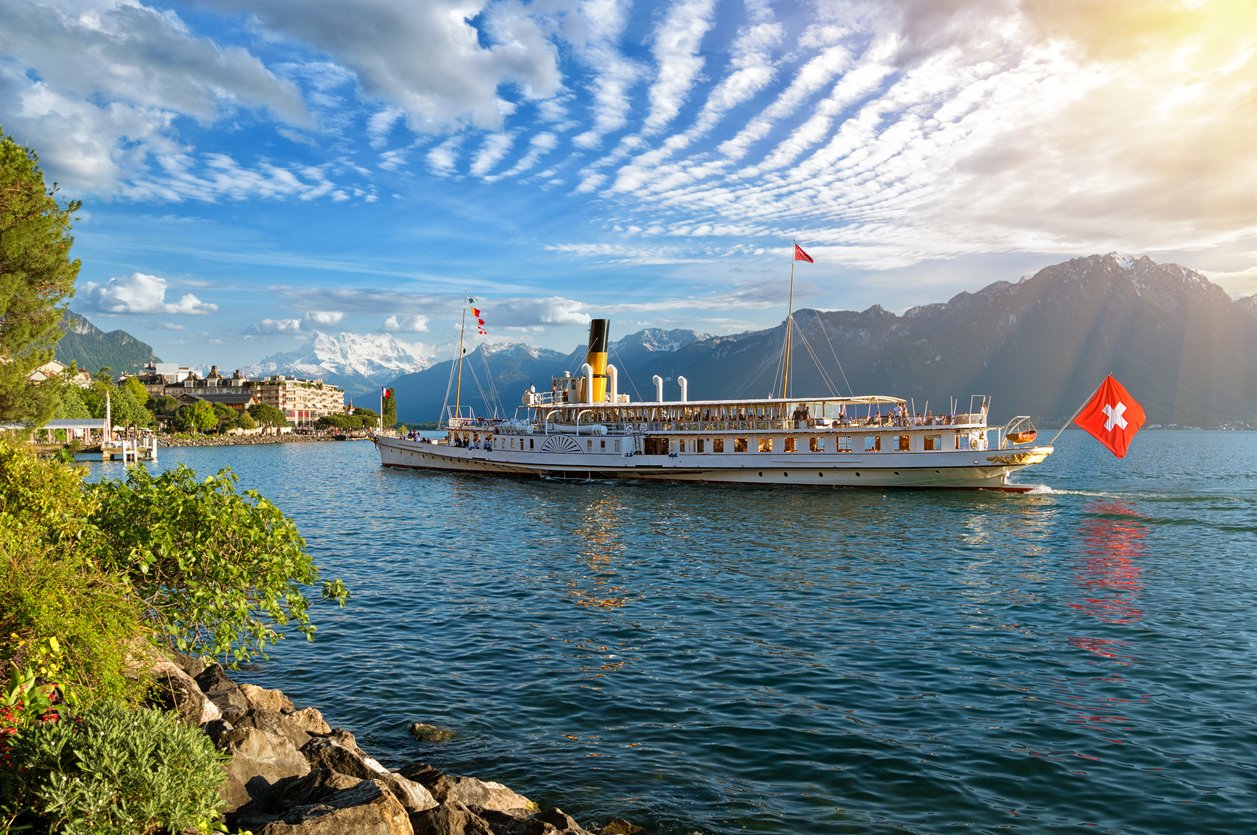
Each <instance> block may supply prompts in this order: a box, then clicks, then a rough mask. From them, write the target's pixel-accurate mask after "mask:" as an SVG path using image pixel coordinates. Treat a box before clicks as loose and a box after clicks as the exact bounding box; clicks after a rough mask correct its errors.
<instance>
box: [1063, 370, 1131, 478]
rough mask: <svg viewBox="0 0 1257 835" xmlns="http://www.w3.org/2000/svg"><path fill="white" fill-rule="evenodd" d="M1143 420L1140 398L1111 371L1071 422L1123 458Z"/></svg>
mask: <svg viewBox="0 0 1257 835" xmlns="http://www.w3.org/2000/svg"><path fill="white" fill-rule="evenodd" d="M1145 419H1146V416H1145V415H1144V410H1143V407H1142V406H1140V405H1139V401H1138V400H1136V399H1135V398H1133V397H1131V396H1130V392H1128V391H1127V390H1126V389H1125V388H1123V387H1122V384H1121V383H1119V382H1118V381H1117V380H1115V379H1114V378H1113V375H1112V374H1110V375H1109V376H1107V377H1105V378H1104V382H1102V383H1100V387H1099V388H1098V389H1096V391H1095V394H1093V395H1091V399H1090V400H1088V401H1087V405H1085V406H1083V407H1082V411H1081V412H1079V413H1078V417H1076V418H1074V423H1076V424H1078V425H1079V426H1080V427H1082V428H1083V429H1085V430H1086V431H1087V432H1088V433H1090V434H1091V436H1092V437H1093V438H1095V439H1096V440H1097V441H1099V442H1100V443H1102V444H1104V445H1105V446H1106V447H1108V448H1109V450H1110V451H1111V452H1112V453H1113V454H1114V455H1116V456H1117V457H1118V458H1122V457H1124V456H1125V455H1126V450H1127V449H1129V448H1130V442H1131V441H1132V440H1134V438H1135V433H1136V432H1138V431H1139V427H1141V426H1143V425H1144V420H1145Z"/></svg>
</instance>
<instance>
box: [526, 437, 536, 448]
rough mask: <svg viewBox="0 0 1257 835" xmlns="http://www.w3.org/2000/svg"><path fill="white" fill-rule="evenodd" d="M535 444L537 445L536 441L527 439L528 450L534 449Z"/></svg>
mask: <svg viewBox="0 0 1257 835" xmlns="http://www.w3.org/2000/svg"><path fill="white" fill-rule="evenodd" d="M536 443H537V442H536V440H535V439H534V438H529V439H528V448H529V449H536Z"/></svg>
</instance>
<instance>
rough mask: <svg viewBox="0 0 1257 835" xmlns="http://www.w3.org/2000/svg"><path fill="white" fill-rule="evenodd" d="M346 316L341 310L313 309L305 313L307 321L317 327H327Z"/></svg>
mask: <svg viewBox="0 0 1257 835" xmlns="http://www.w3.org/2000/svg"><path fill="white" fill-rule="evenodd" d="M344 318H345V314H344V312H343V311H340V310H311V311H310V312H308V313H307V314H306V315H305V323H306V324H307V325H314V326H315V327H326V326H327V325H335V324H338V323H339V322H340V320H341V319H344Z"/></svg>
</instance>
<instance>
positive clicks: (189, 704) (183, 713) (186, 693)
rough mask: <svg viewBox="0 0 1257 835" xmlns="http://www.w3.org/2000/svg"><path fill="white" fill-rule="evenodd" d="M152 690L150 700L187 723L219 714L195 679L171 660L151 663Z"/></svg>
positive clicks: (219, 715)
mask: <svg viewBox="0 0 1257 835" xmlns="http://www.w3.org/2000/svg"><path fill="white" fill-rule="evenodd" d="M153 681H154V687H153V692H152V693H151V694H150V696H149V698H148V702H149V704H151V705H153V706H154V707H157V708H160V709H162V710H168V711H171V712H172V713H174V714H175V715H177V716H178V717H179V718H180V719H182V720H183V721H185V722H187V723H188V724H190V725H204V724H206V723H207V722H213V721H214V720H216V719H221V718H222V712H221V711H220V710H219V709H218V706H217V705H215V704H214V703H213V702H211V701H210V700H209V699H208V698H207V697H206V696H205V694H204V693H202V692H201V688H200V686H199V685H198V684H197V683H196V679H194V678H192V676H190V675H188V673H187V672H186V671H185V670H184V669H183V668H182V667H180V666H179V665H178V664H175V663H174V662H172V661H159V662H157V663H156V664H155V665H154V666H153Z"/></svg>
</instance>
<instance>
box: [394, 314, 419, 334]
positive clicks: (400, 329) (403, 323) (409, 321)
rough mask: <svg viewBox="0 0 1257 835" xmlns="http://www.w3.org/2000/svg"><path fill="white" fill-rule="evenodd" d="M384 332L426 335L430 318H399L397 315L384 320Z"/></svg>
mask: <svg viewBox="0 0 1257 835" xmlns="http://www.w3.org/2000/svg"><path fill="white" fill-rule="evenodd" d="M384 330H386V331H389V332H391V333H392V332H395V333H426V332H427V330H428V317H427V316H421V315H419V314H414V315H411V316H398V315H396V314H394V315H392V316H390V317H388V318H387V319H385V320H384Z"/></svg>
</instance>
